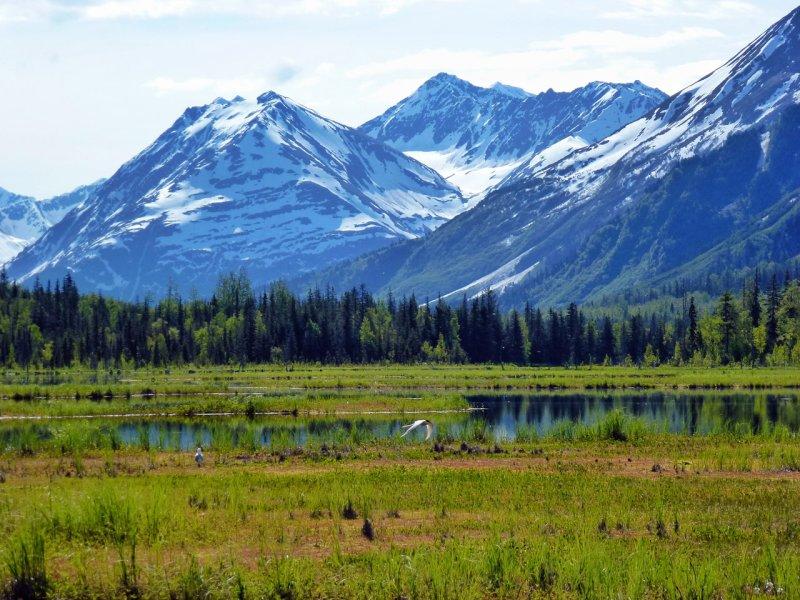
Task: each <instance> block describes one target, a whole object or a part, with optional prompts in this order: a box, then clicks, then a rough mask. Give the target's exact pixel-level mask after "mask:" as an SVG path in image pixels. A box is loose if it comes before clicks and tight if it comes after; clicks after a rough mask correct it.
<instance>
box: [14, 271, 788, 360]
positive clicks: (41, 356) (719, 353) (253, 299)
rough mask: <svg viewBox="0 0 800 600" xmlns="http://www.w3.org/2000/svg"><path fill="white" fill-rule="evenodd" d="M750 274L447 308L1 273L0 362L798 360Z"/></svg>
mask: <svg viewBox="0 0 800 600" xmlns="http://www.w3.org/2000/svg"><path fill="white" fill-rule="evenodd" d="M759 280H760V277H759V276H756V277H754V278H753V279H752V280H751V281H750V282H749V283H748V284H747V285H745V286H744V288H743V290H742V292H741V293H740V294H739V295H738V296H736V297H735V296H734V295H733V294H731V293H729V292H726V293H724V294H723V295H722V296H721V297H720V298H719V299H718V300H716V301H715V303H714V304H713V308H712V309H710V310H707V311H705V312H704V313H703V312H701V311H700V310H698V307H697V306H696V304H695V301H694V298H684V299H682V300H681V306H680V308H679V310H677V311H676V310H674V306H673V307H672V308H673V310H671V311H666V310H663V309H662V310H658V311H652V312H646V311H630V313H629V311H628V310H627V309H625V307H624V306H622V307H617V308H608V309H601V310H603V311H606V312H605V313H604V312H599V311H598V309H592V310H591V311H590V313H588V314H590V315H591V316H588V314H587V313H585V312H584V311H582V310H581V309H580V308H579V307H578V306H577V305H575V304H570V305H569V307H568V308H566V309H564V310H558V309H547V310H544V309H540V308H534V307H531V306H526V307H525V309H524V311H523V312H519V311H516V310H512V311H510V312H508V313H505V314H503V313H501V311H500V308H499V305H498V302H497V298H496V296H495V295H494V294H493V293H492V292H491V291H488V292H486V293H484V294H482V295H481V296H478V297H476V298H473V299H467V298H466V297H464V298H463V300H462V301H461V302H460V304H458V305H456V306H451V305H449V304H447V303H446V302H444V301H443V300H442V299H439V300H437V301H434V302H427V301H426V302H420V301H418V300H417V299H416V298H415V297H414V296H413V295H412V296H410V297H403V298H401V299H399V300H398V299H396V298H394V297H392V296H391V294H390V295H389V297H388V298H387V299H386V300H382V299H378V298H375V297H373V296H372V295H371V294H370V293H368V292H367V291H366V290H365V289H364V288H363V287H362V288H361V289H352V290H349V291H347V292H345V293H343V294H342V295H340V296H337V295H336V294H335V293H334V291H333V290H332V289H328V290H326V291H324V292H323V291H320V290H318V289H316V290H312V291H310V292H308V294H307V295H305V296H303V297H300V296H297V295H294V294H293V293H291V292H290V291H289V290H288V288H286V287H285V286H284V285H283V284H281V283H277V284H273V285H272V286H271V287H270V288H269V289H268V290H267V291H265V292H263V293H260V294H257V293H255V292H254V291H253V287H252V285H251V283H250V281H249V280H248V279H247V277H246V276H245V275H244V274H241V273H240V274H231V275H228V276H225V277H222V278H221V279H220V281H219V284H218V286H217V288H216V292H215V293H214V295H213V296H212V297H211V299H209V300H204V299H198V298H191V299H188V300H185V299H183V298H182V297H181V296H180V295H179V294H177V293H175V292H170V293H168V294H167V295H166V297H165V298H163V299H161V300H160V301H158V302H152V301H151V300H150V299H145V300H144V301H142V302H122V301H118V300H113V299H109V298H105V297H103V296H102V295H99V294H90V295H81V294H80V293H79V291H78V289H77V287H76V285H75V283H74V281H73V280H72V278H71V277H70V276H69V275H67V276H66V277H65V279H64V280H63V281H59V282H56V283H55V285H54V286H51V285H50V283H48V284H47V286H46V287H43V286H42V285H41V284H40V283H39V282H36V283H35V284H34V286H33V289H32V290H27V289H25V288H23V287H21V286H19V285H17V284H16V283H12V282H10V281H9V280H8V278H7V277H6V276H5V273H0V364H3V365H6V366H7V367H14V366H19V367H30V366H36V367H43V368H61V367H65V366H76V365H84V366H88V367H91V368H96V367H98V366H103V367H116V368H130V367H141V366H146V365H153V366H167V365H185V364H196V365H207V364H239V365H244V364H251V363H269V362H278V363H281V362H292V361H297V362H320V363H328V364H342V363H372V362H387V361H390V362H397V363H417V362H439V363H447V362H449V363H501V362H506V363H514V364H518V365H586V364H631V365H647V366H656V365H659V364H664V363H671V364H675V365H681V364H687V363H689V364H693V365H695V366H712V365H729V364H743V365H745V364H747V365H760V364H769V365H775V366H780V365H789V364H800V283H798V281H796V280H794V278H793V277H791V276H790V275H788V274H787V275H786V276H785V277H783V278H782V281H779V278H778V276H775V275H773V276H772V277H771V279H770V284H769V286H768V287H767V290H766V292H763V291H762V290H761V284H760V283H759Z"/></svg>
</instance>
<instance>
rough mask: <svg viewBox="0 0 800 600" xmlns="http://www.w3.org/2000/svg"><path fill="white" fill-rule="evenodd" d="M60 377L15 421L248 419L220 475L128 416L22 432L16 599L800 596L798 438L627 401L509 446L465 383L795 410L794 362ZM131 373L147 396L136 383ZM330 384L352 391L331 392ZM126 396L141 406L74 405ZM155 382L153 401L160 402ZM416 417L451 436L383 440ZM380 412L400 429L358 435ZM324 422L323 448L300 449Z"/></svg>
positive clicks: (767, 427)
mask: <svg viewBox="0 0 800 600" xmlns="http://www.w3.org/2000/svg"><path fill="white" fill-rule="evenodd" d="M259 374H261V375H259ZM570 374H573V375H575V378H574V379H569V375H570ZM51 375H52V374H51ZM67 375H69V378H68V377H67ZM293 375H294V376H295V377H296V379H292V376H293ZM40 376H41V375H38V374H25V373H19V374H16V375H15V376H14V379H13V380H11V379H12V378H11V377H10V376H9V375H8V374H7V379H6V381H5V382H4V383H3V385H4V388H3V390H4V391H3V392H2V394H3V395H4V396H5V397H6V399H5V400H3V402H2V404H0V407H2V408H0V414H2V415H3V416H5V417H10V416H14V415H18V416H26V417H47V416H52V415H60V414H62V415H72V416H75V415H80V414H82V413H81V411H84V410H85V409H87V408H91V407H101V408H102V409H108V411H106V412H104V411H103V410H100V409H98V410H97V411H96V412H95V413H90V412H87V413H83V414H98V415H101V414H115V411H118V410H123V411H125V412H128V411H131V410H132V411H133V412H137V411H140V412H148V411H153V409H154V406H155V408H157V409H158V410H157V411H155V412H158V411H161V410H164V411H174V412H176V413H179V414H180V415H181V417H180V419H179V421H177V422H178V423H190V424H191V423H196V422H197V419H196V417H193V415H194V414H195V411H196V412H200V409H199V408H196V409H195V410H192V405H193V403H194V402H200V404H202V406H203V407H205V408H213V406H211V405H210V403H213V402H219V403H220V404H219V407H223V406H224V407H227V408H229V409H233V412H235V413H236V415H234V416H231V417H224V418H225V419H233V422H232V423H233V424H232V425H230V423H229V425H230V426H229V427H227V428H226V427H223V426H222V425H214V426H215V427H219V432H217V433H215V434H214V435H215V437H213V440H214V443H213V444H211V445H210V446H208V447H207V448H206V449H205V454H204V462H203V464H202V466H198V465H196V464H195V460H194V456H193V451H192V450H188V451H187V450H186V448H185V446H186V444H185V443H184V444H182V443H180V440H179V439H178V438H177V437H169V436H165V437H163V439H162V438H153V437H152V436H150V437H148V436H138V437H137V436H133V437H131V438H129V439H121V438H119V437H115V435H116V434H114V433H113V431H114V429H113V428H110V427H109V426H108V424H109V423H113V422H114V420H113V419H107V418H105V419H99V418H98V419H92V418H89V419H82V418H67V419H56V420H50V419H46V418H45V419H43V420H41V419H40V420H35V421H30V422H29V421H23V426H22V427H21V428H16V429H14V430H13V431H14V432H17V431H22V432H23V435H17V434H16V433H15V434H14V435H7V436H4V434H3V432H4V429H3V428H4V427H6V425H3V426H2V427H0V439H2V440H3V443H2V444H0V481H2V483H0V555H1V556H2V561H3V562H2V565H1V568H2V570H1V571H0V590H2V594H3V596H4V597H7V598H36V597H53V598H86V597H94V598H116V597H125V598H231V597H239V598H320V597H327V598H675V599H678V598H751V597H763V596H783V597H786V598H791V597H798V596H800V516H798V515H800V493H799V491H800V488H798V484H799V483H800V444H799V443H798V442H800V439H799V438H798V432H797V431H796V430H794V429H793V428H790V427H787V426H786V425H784V424H781V423H770V422H764V423H761V422H760V423H759V424H755V423H752V424H751V423H750V422H749V421H748V420H746V419H745V420H741V421H739V422H737V423H728V422H726V421H725V420H724V419H723V418H721V419H720V421H719V423H718V425H717V426H715V427H713V428H711V429H709V430H708V431H705V432H704V433H703V434H702V435H700V434H698V435H691V434H688V433H678V434H676V433H670V432H669V431H667V430H665V428H663V427H661V426H658V425H657V424H654V423H652V422H647V421H645V420H644V419H640V418H637V417H635V416H631V415H629V414H627V413H625V412H622V411H620V410H616V409H614V410H610V411H609V412H608V413H607V414H605V415H604V416H603V417H602V418H600V419H599V420H597V421H596V422H592V423H590V424H586V423H580V422H574V421H572V420H570V419H564V420H563V421H559V422H557V423H555V424H554V425H553V426H552V427H550V428H549V429H548V430H547V432H546V433H541V432H539V431H537V430H536V429H535V428H529V429H526V428H524V427H523V428H521V429H519V430H517V432H516V436H515V437H514V439H511V440H501V441H497V440H496V439H495V438H493V437H492V432H491V430H490V427H489V426H487V425H482V421H481V420H480V419H477V420H475V419H473V420H469V421H466V423H467V425H466V426H463V427H462V426H460V423H461V420H463V419H464V416H463V412H460V411H463V410H464V409H465V408H466V402H465V400H464V398H465V396H464V394H462V393H459V392H457V391H456V390H476V389H477V390H480V391H482V392H483V393H486V394H491V392H492V391H493V390H496V389H497V388H495V387H494V386H495V385H497V386H507V385H512V384H510V383H507V382H509V381H510V382H514V383H516V384H517V385H518V386H519V387H517V388H513V387H512V388H511V389H536V388H535V386H536V385H540V384H541V385H542V386H543V387H545V389H547V388H546V386H545V384H544V382H549V383H547V384H546V385H547V386H549V385H554V386H555V387H556V389H558V388H563V389H582V390H587V392H588V393H591V394H600V392H599V391H598V388H597V387H595V386H598V385H599V384H600V383H605V384H607V385H609V386H612V385H613V386H614V387H613V388H612V387H609V389H621V388H626V387H630V388H634V389H638V388H643V389H667V390H671V389H674V387H675V386H677V387H678V388H685V389H690V388H691V386H699V387H700V388H702V387H703V386H706V385H708V386H719V385H721V384H720V383H719V382H720V381H724V382H726V383H725V385H724V386H723V387H728V388H736V389H745V390H747V389H758V388H760V387H761V386H765V387H766V388H767V389H774V390H775V395H781V394H784V393H785V394H789V395H792V397H796V395H795V393H794V392H793V391H792V390H791V388H793V387H794V386H796V385H797V383H800V374H798V373H796V372H794V371H792V370H789V369H785V370H774V371H773V370H763V371H761V370H744V371H740V370H730V371H723V370H721V369H720V370H708V371H702V370H686V371H682V370H680V369H668V368H663V369H654V370H650V371H648V370H638V369H625V368H619V369H617V368H610V369H599V368H598V369H543V370H538V369H517V368H514V369H508V368H506V369H501V368H500V367H493V368H480V367H466V368H464V367H451V368H426V367H408V368H406V369H405V371H404V369H402V368H399V367H385V368H383V369H381V368H377V367H375V368H372V367H345V368H343V370H342V371H341V373H340V374H339V375H337V371H336V369H333V368H318V367H308V366H306V367H299V366H296V367H294V370H291V371H287V370H286V369H285V368H284V369H279V368H275V367H269V368H266V367H265V368H261V369H259V368H251V369H245V370H238V369H211V370H199V369H198V370H196V372H194V373H189V369H186V370H180V371H178V372H173V373H164V372H163V371H161V372H159V373H155V372H138V373H133V374H130V373H128V374H124V375H117V374H115V373H111V374H109V373H92V372H72V373H69V374H67V373H64V374H61V375H60V376H61V377H63V380H59V381H52V382H51V383H47V382H42V381H33V379H35V378H38V377H40ZM25 377H30V378H31V379H30V380H24V378H25ZM116 377H119V379H118V380H117V381H112V379H114V378H116ZM370 377H374V381H372V382H371V385H370ZM106 378H108V379H106ZM132 378H136V379H139V380H141V381H135V382H131V381H123V380H129V379H132ZM331 380H338V381H339V382H341V385H339V386H338V387H337V386H335V385H334V386H330V385H322V383H323V382H325V383H326V384H327V383H329V382H330V381H331ZM394 380H398V381H400V382H401V383H399V384H398V385H396V386H395V387H391V386H390V385H389V382H391V381H394ZM558 381H560V382H561V384H557V383H555V382H558ZM276 382H281V383H276ZM345 382H347V383H345ZM411 382H415V383H417V384H418V386H417V387H410V386H407V385H406V384H410V383H411ZM420 382H427V385H419V383H420ZM437 382H438V383H437ZM478 382H484V383H486V382H492V385H486V387H484V388H480V387H472V386H477V384H478ZM657 382H661V383H662V386H661V387H660V388H659V387H658V386H657ZM26 386H37V387H36V389H37V390H38V392H37V394H35V395H34V396H35V397H23V398H17V399H13V397H12V396H13V393H17V392H18V391H19V390H21V389H30V388H27V387H26ZM83 386H86V387H83ZM104 386H112V390H119V393H117V392H116V391H114V392H112V394H111V395H110V396H108V397H104V396H101V397H100V398H91V397H88V398H87V397H85V396H84V392H83V391H81V392H80V394H81V396H80V397H79V398H77V399H76V397H75V395H74V394H75V392H76V391H77V390H86V389H88V390H91V389H102V387H104ZM113 386H118V387H113ZM140 386H150V387H151V389H152V391H153V393H151V394H147V395H140V396H137V395H136V393H135V392H134V390H136V389H139V387H140ZM203 386H208V387H203ZM525 386H530V387H525ZM200 387H203V393H202V394H200V393H198V394H191V393H188V392H187V390H189V389H195V390H196V389H197V388H200ZM244 388H246V389H244ZM291 388H300V391H298V390H292V389H291ZM502 389H506V388H502ZM599 389H605V388H599ZM12 390H17V392H13V391H12ZM126 390H128V391H130V392H131V393H130V395H127V394H126ZM176 390H182V391H181V392H180V393H178V392H177V391H176ZM67 391H69V392H72V395H70V394H69V393H66V392H67ZM548 393H549V391H548ZM554 393H557V392H556V391H555V390H554ZM214 394H218V395H214ZM258 402H262V403H263V404H259V405H258V407H259V409H264V410H266V409H267V408H269V409H272V410H274V411H275V412H278V413H280V414H277V415H274V416H270V417H267V418H269V419H271V421H270V423H271V425H270V427H271V429H270V432H271V437H270V438H269V439H268V441H267V442H266V443H263V444H259V443H254V442H253V440H254V439H258V437H257V436H258V434H259V431H260V429H259V428H260V427H261V425H260V423H259V421H258V420H257V419H256V420H253V419H252V417H251V416H249V415H248V410H249V409H248V407H252V406H253V405H255V403H258ZM795 402H796V400H792V401H789V407H793V406H794V403H795ZM204 403H208V405H206V404H204ZM214 406H216V405H214ZM376 409H379V410H377V411H376ZM187 411H188V412H187ZM437 411H439V412H437ZM441 411H446V412H441ZM451 411H452V412H451ZM369 412H380V413H381V414H372V415H369V416H367V414H366V413H369ZM360 413H363V414H360ZM417 414H426V417H425V418H430V419H431V420H433V421H435V423H436V425H437V428H436V433H435V435H434V437H433V438H432V439H431V440H429V441H424V439H423V438H422V436H419V435H417V436H410V437H409V438H400V437H399V435H397V434H396V433H394V430H393V429H386V431H384V429H382V428H388V427H390V425H389V424H390V423H393V422H394V421H397V420H400V421H402V422H406V421H410V420H413V418H417V417H416V416H412V415H417ZM367 418H369V419H371V420H375V421H376V422H377V430H376V429H375V427H376V425H375V423H373V422H372V421H370V423H371V427H360V426H358V420H359V419H367ZM342 419H346V420H349V421H353V423H354V424H353V425H352V426H348V427H344V426H342V422H343V421H341V420H342ZM448 423H454V424H456V425H458V426H457V427H456V426H454V427H448V426H447V424H448ZM311 424H313V426H314V427H316V429H315V431H316V432H317V434H316V435H315V436H313V437H308V438H302V437H300V436H298V435H297V433H296V432H297V431H298V430H301V429H303V428H306V429H307V428H309V427H310V426H311ZM8 426H9V427H10V425H8ZM15 427H16V426H15ZM37 427H39V428H41V427H45V428H48V429H47V431H48V432H49V433H48V434H47V435H40V433H41V429H39V430H37V429H36V428H37ZM26 431H27V432H28V433H25V432H26ZM230 431H235V432H237V433H236V435H232V434H230V433H229V432H230ZM375 431H379V432H382V433H381V434H380V435H378V434H376V433H375ZM37 432H38V433H37ZM387 432H388V434H387V435H384V434H386V433H387ZM253 434H255V437H254V435H253ZM15 436H16V437H15ZM188 441H189V444H190V445H191V446H193V442H194V439H191V438H190V439H189V440H188Z"/></svg>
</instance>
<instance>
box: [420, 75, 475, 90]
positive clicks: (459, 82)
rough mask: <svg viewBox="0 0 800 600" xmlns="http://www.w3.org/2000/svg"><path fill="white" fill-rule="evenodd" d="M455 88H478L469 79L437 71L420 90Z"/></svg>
mask: <svg viewBox="0 0 800 600" xmlns="http://www.w3.org/2000/svg"><path fill="white" fill-rule="evenodd" d="M441 88H455V89H457V90H468V89H477V88H476V86H474V85H472V84H471V83H470V82H469V81H465V80H464V79H461V78H460V77H456V76H455V75H451V74H450V73H444V72H442V73H437V74H436V75H434V76H433V77H431V78H430V79H428V80H427V81H426V82H425V83H423V84H422V86H420V90H429V89H441Z"/></svg>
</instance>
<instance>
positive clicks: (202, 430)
mask: <svg viewBox="0 0 800 600" xmlns="http://www.w3.org/2000/svg"><path fill="white" fill-rule="evenodd" d="M466 398H467V400H468V401H469V403H470V405H471V406H472V407H473V408H477V409H480V410H476V411H473V412H464V413H456V414H431V415H424V414H420V415H413V416H410V415H407V416H403V415H397V416H392V415H364V416H352V417H346V418H344V417H342V418H318V419H316V418H315V419H309V418H303V417H299V418H287V417H256V418H254V419H246V418H243V417H198V418H194V419H184V418H174V417H170V418H137V417H133V418H123V419H92V420H89V421H88V423H87V422H86V421H60V420H54V421H43V422H36V423H31V422H20V421H15V422H6V423H3V424H2V426H0V445H6V444H7V443H9V441H10V440H12V439H13V438H14V437H15V436H16V435H18V434H19V431H20V430H21V429H22V428H27V430H28V431H29V432H30V431H31V430H33V431H34V433H35V435H36V436H38V437H39V438H40V439H47V438H51V437H53V438H59V439H60V437H59V436H61V437H68V436H69V435H70V434H69V433H68V431H67V430H68V429H73V430H74V431H76V432H77V431H78V430H79V429H81V428H83V429H88V430H90V431H91V432H92V435H97V436H108V437H114V438H115V439H117V440H119V441H120V442H121V443H123V444H126V445H134V446H149V447H151V448H163V449H181V450H189V449H191V448H194V447H195V446H197V445H202V446H205V447H212V448H213V447H218V448H223V447H243V446H244V447H251V448H255V447H271V446H280V447H286V446H304V445H306V444H308V443H309V442H310V441H314V442H316V443H331V444H335V443H359V442H365V441H369V440H371V439H375V438H379V439H380V438H387V437H396V436H399V435H400V433H401V431H402V430H401V426H402V425H404V424H407V423H409V422H411V421H413V420H414V419H417V418H429V419H430V420H431V421H433V422H434V424H435V427H436V429H437V431H438V432H439V433H449V434H450V435H452V436H453V437H455V438H458V437H459V436H461V435H463V433H464V432H465V431H466V430H468V429H470V428H475V427H480V428H481V429H484V428H485V430H486V433H487V435H488V436H489V437H490V438H493V439H495V440H498V441H501V440H514V439H515V438H516V437H517V434H518V432H519V431H520V430H521V429H524V430H525V432H526V433H527V434H530V431H531V430H532V429H535V430H536V432H537V433H538V434H539V435H546V434H547V433H548V432H549V431H550V430H551V429H552V428H553V427H555V426H557V425H558V424H560V423H563V422H565V421H570V422H573V423H581V424H585V425H591V424H593V423H596V422H597V421H599V420H600V419H602V418H603V417H605V416H606V415H607V414H608V413H610V412H612V411H615V410H619V411H622V412H623V413H625V414H628V415H631V416H634V417H636V418H639V419H641V420H643V421H645V422H647V423H649V424H650V425H651V426H652V427H654V428H656V429H658V430H660V431H667V432H672V433H685V434H690V435H704V434H708V433H712V432H715V431H720V430H732V429H736V430H737V431H741V430H742V429H743V428H744V429H745V430H749V431H753V432H755V433H758V432H760V431H762V430H763V429H764V428H766V427H771V426H774V425H783V426H785V427H787V428H788V429H789V430H790V431H792V432H799V431H800V398H799V397H798V395H797V394H796V393H790V394H784V393H777V394H739V393H737V394H666V393H643V394H535V395H508V396H496V395H494V396H489V395H486V396H483V395H472V396H467V397H466ZM76 435H77V433H76ZM421 436H422V432H420V437H421Z"/></svg>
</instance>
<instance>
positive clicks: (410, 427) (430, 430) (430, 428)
mask: <svg viewBox="0 0 800 600" xmlns="http://www.w3.org/2000/svg"><path fill="white" fill-rule="evenodd" d="M423 425H424V426H425V441H426V442H427V441H428V440H429V439H431V436H432V435H433V423H431V422H430V421H428V420H427V419H419V420H418V421H414V422H413V423H412V424H411V425H403V429H405V432H403V435H401V436H400V437H406V436H407V435H408V434H409V433H411V432H412V431H414V430H415V429H416V428H417V427H422V426H423Z"/></svg>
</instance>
